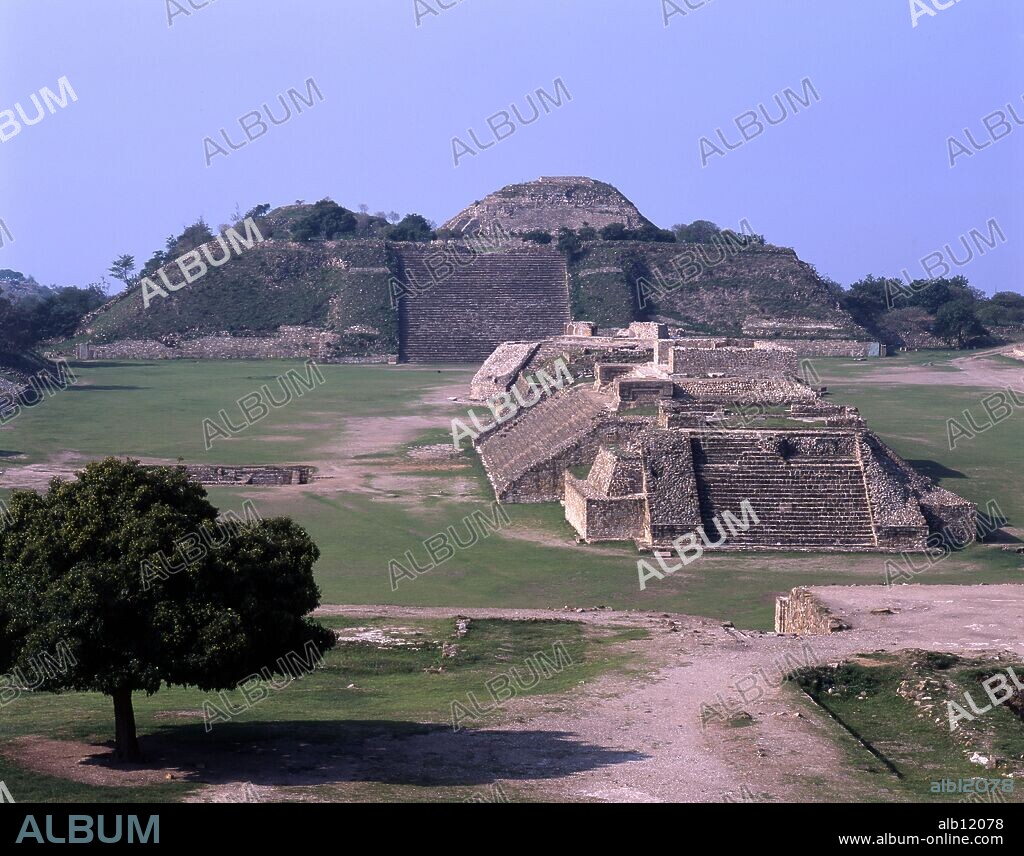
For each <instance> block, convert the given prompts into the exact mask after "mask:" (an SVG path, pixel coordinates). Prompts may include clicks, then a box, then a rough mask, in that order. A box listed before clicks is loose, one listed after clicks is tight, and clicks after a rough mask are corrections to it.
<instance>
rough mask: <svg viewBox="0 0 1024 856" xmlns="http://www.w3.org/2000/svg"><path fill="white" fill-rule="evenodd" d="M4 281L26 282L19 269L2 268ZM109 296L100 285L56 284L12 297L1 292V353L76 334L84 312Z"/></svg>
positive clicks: (11, 352) (9, 352)
mask: <svg viewBox="0 0 1024 856" xmlns="http://www.w3.org/2000/svg"><path fill="white" fill-rule="evenodd" d="M3 274H4V278H3V281H4V282H6V283H12V282H16V281H24V282H27V281H28V278H27V277H25V276H24V275H23V274H21V273H18V272H17V271H3ZM106 299H107V296H106V294H105V293H104V291H103V288H102V287H101V286H99V285H91V286H89V287H88V288H74V287H70V286H69V287H67V288H54V289H49V290H45V291H41V292H40V293H39V294H32V295H29V296H26V297H21V298H19V299H18V300H11V299H9V298H8V297H7V296H6V295H5V296H0V353H6V354H22V353H25V352H26V351H28V350H30V349H32V348H33V347H35V346H36V345H37V344H38V343H40V342H44V341H47V340H49V339H64V338H67V337H69V336H73V335H74V333H75V329H76V328H77V327H78V323H79V322H80V321H81V320H82V318H83V316H85V315H86V314H87V313H89V312H92V310H94V309H96V308H97V307H99V306H101V305H102V304H103V303H104V301H106Z"/></svg>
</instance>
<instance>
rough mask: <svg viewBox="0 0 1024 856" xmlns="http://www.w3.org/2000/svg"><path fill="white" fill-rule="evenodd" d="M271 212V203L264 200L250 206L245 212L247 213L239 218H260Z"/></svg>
mask: <svg viewBox="0 0 1024 856" xmlns="http://www.w3.org/2000/svg"><path fill="white" fill-rule="evenodd" d="M269 213H270V203H269V202H263V203H261V204H259V205H255V206H253V207H252V208H250V209H249V210H248V211H246V212H245V214H244V215H243V216H242V217H239V218H238V219H239V220H243V221H244V220H248V219H249V218H250V217H252V219H253V220H259V219H260V218H261V217H266V216H267V214H269Z"/></svg>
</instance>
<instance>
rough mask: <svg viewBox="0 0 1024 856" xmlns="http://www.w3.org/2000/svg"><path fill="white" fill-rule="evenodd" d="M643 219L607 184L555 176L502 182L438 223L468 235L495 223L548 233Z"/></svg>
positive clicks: (628, 225) (642, 221)
mask: <svg viewBox="0 0 1024 856" xmlns="http://www.w3.org/2000/svg"><path fill="white" fill-rule="evenodd" d="M649 222H650V221H648V220H647V218H646V217H644V216H643V215H642V214H641V213H640V212H639V211H638V210H637V208H636V206H635V205H634V204H633V203H632V202H630V201H629V200H628V199H627V198H626V197H625V196H623V195H622V193H620V192H619V191H618V190H616V189H615V188H614V187H612V186H611V185H610V184H605V183H604V182H603V181H595V180H594V179H592V178H584V177H582V176H561V177H555V178H539V179H537V180H536V181H530V182H526V183H525V184H511V185H509V186H507V187H503V188H502V189H501V190H499V191H498V192H497V193H492V194H490V195H489V196H487V197H485V198H484V199H482V200H481V201H479V202H474V203H473V204H472V205H470V206H469V207H468V208H466V209H465V210H464V211H461V212H460V213H458V214H456V215H455V216H454V217H452V219H451V220H449V221H448V222H447V223H445V224H444V226H443V227H442V228H445V229H451V230H452V231H454V232H461V233H466V234H474V233H476V232H477V231H478V230H480V229H485V230H486V229H488V228H491V227H493V226H495V225H498V224H500V226H501V228H503V229H506V230H507V231H510V232H517V233H522V232H529V231H533V230H537V229H540V230H544V231H549V232H554V231H556V230H557V229H558V228H559V227H561V226H566V227H568V228H570V229H579V228H581V227H582V226H592V227H593V228H594V229H598V230H600V229H602V228H604V227H605V226H609V225H611V224H613V223H622V224H623V225H624V226H626V228H628V229H639V228H640V227H641V226H644V225H647V224H649Z"/></svg>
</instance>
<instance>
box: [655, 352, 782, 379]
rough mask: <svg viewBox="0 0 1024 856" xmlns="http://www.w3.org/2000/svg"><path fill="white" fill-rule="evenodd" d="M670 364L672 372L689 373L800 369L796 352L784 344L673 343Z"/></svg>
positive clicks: (771, 372) (707, 374)
mask: <svg viewBox="0 0 1024 856" xmlns="http://www.w3.org/2000/svg"><path fill="white" fill-rule="evenodd" d="M668 366H669V369H668V370H669V373H670V374H674V375H685V376H687V377H713V376H715V375H726V374H728V375H731V376H734V377H735V376H737V375H738V376H743V377H746V376H757V375H782V374H793V375H795V374H796V373H797V372H798V371H799V370H800V366H799V363H798V362H797V358H796V353H794V352H793V351H792V350H791V349H789V348H783V347H773V348H769V347H763V348H735V347H724V348H690V347H672V348H670V349H669V352H668Z"/></svg>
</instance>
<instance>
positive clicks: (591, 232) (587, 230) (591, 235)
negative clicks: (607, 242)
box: [576, 223, 597, 241]
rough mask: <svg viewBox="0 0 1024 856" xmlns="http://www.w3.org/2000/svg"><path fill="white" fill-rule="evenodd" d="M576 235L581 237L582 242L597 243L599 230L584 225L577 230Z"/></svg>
mask: <svg viewBox="0 0 1024 856" xmlns="http://www.w3.org/2000/svg"><path fill="white" fill-rule="evenodd" d="M576 234H577V235H578V236H579V239H580V240H581V241H596V240H597V229H595V228H594V227H593V226H588V225H587V224H586V223H584V224H583V225H582V226H580V228H579V229H578V230H577V232H576Z"/></svg>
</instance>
